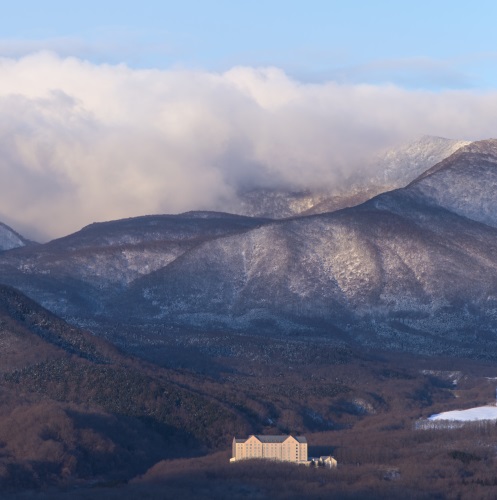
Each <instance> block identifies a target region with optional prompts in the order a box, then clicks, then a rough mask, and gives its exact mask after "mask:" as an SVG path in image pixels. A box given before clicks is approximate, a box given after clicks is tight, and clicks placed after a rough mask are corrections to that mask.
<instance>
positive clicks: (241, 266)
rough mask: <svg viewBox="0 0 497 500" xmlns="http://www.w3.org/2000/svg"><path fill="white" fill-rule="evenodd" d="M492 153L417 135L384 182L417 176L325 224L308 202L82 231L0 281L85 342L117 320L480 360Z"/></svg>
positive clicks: (4, 258) (488, 305) (10, 265)
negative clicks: (81, 332) (89, 328)
mask: <svg viewBox="0 0 497 500" xmlns="http://www.w3.org/2000/svg"><path fill="white" fill-rule="evenodd" d="M495 144H496V141H495V140H486V141H479V142H476V143H471V144H467V145H463V146H462V147H460V148H459V149H457V146H460V145H461V144H460V143H457V142H451V141H445V140H442V139H427V138H424V139H422V140H421V141H420V142H418V145H417V146H413V145H411V146H409V147H407V148H405V149H404V150H403V151H401V152H400V153H399V154H398V155H392V154H389V155H388V154H387V157H389V158H390V159H391V160H392V161H391V163H390V164H388V163H387V164H386V165H387V166H388V168H387V169H386V174H385V175H384V177H383V178H384V179H388V182H391V183H395V182H397V183H401V184H403V183H408V182H409V181H410V180H412V179H411V177H412V176H413V175H414V176H418V177H417V179H415V180H413V181H412V182H411V183H410V184H409V185H408V186H407V187H405V188H399V189H396V190H393V191H389V192H385V193H383V194H380V195H378V196H375V197H373V198H372V199H370V200H369V201H366V202H365V203H362V204H359V205H357V206H354V207H350V208H346V209H342V210H338V211H335V212H327V213H322V214H315V215H306V213H309V212H310V211H311V212H312V210H313V209H315V210H317V208H316V207H319V206H320V205H319V203H317V204H316V205H312V204H311V207H310V208H306V207H305V206H303V205H301V206H300V209H299V210H300V211H301V215H298V216H293V217H292V218H289V219H281V220H272V219H267V218H251V217H242V216H235V215H229V214H223V213H212V212H192V213H187V214H183V215H178V216H150V217H141V218H134V219H128V220H122V221H115V222H108V223H103V224H93V225H91V226H88V227H86V228H84V229H83V230H81V231H80V232H78V233H75V234H73V235H69V236H67V237H65V238H61V239H59V240H54V241H52V242H50V243H48V244H45V245H41V246H39V247H32V248H29V247H28V248H20V249H14V250H10V251H9V252H6V253H4V254H2V255H1V256H0V269H1V276H2V281H3V282H4V283H7V284H10V285H12V286H16V287H18V288H19V289H21V290H22V291H24V292H25V293H27V294H28V295H29V296H31V297H33V298H34V299H36V300H37V301H39V302H40V303H41V304H43V305H44V306H45V307H47V308H49V309H50V310H52V311H54V312H56V313H57V314H60V315H62V316H63V317H65V318H69V319H71V320H72V321H76V322H78V323H79V324H81V325H85V324H86V325H90V324H93V325H94V326H95V325H96V326H95V328H96V330H98V331H99V332H100V333H102V332H103V331H104V330H105V328H104V329H103V330H102V328H100V327H98V324H99V323H102V324H109V323H112V322H115V321H119V322H120V323H123V322H124V323H128V324H134V325H140V324H141V325H169V327H174V328H176V329H179V330H182V329H186V330H197V331H200V332H207V331H213V330H214V331H216V330H219V331H227V332H242V331H245V332H246V331H250V332H254V333H259V334H264V335H291V334H293V333H294V334H299V335H321V336H324V337H328V338H334V339H336V340H340V341H346V342H353V343H354V342H357V343H359V344H360V345H380V344H381V345H382V346H383V347H387V348H392V349H400V350H408V351H413V352H439V353H445V354H457V353H459V354H468V355H475V356H484V357H485V356H491V352H493V349H494V347H495V344H496V338H495V332H496V331H497V314H496V311H497V302H496V300H497V299H496V298H495V286H496V284H497V264H496V263H495V253H496V252H497V229H496V228H495V219H494V213H495V210H494V198H495V197H494V192H495V183H496V174H495V172H496V171H495V164H496V163H497V150H496V146H495ZM454 149H457V150H456V152H455V153H453V154H451V155H450V156H448V157H447V158H445V159H443V160H442V161H440V162H439V163H437V164H436V165H434V166H432V167H431V168H428V169H427V170H426V172H424V173H421V175H419V174H420V171H422V169H423V168H424V166H425V165H426V162H430V161H431V160H432V159H437V160H438V159H440V156H443V154H444V152H450V151H452V150H454ZM437 155H438V156H437ZM409 158H411V159H412V164H411V165H410V164H409V160H408V159H409ZM415 159H418V160H419V161H417V162H416V161H414V160H415ZM393 170H395V172H396V173H395V174H394V173H393ZM385 182H386V181H385ZM258 196H260V197H261V198H262V197H263V196H264V192H263V193H259V195H258ZM281 198H283V199H284V200H286V201H288V200H292V195H291V194H290V195H288V196H287V197H286V198H285V197H283V195H281ZM275 199H276V200H277V199H278V197H273V198H272V199H270V201H269V204H270V205H271V204H272V206H273V207H274V206H275V204H274V203H273V202H274V201H275ZM293 199H295V196H294V197H293ZM321 203H322V202H321ZM289 205H290V204H288V203H287V205H286V206H287V207H288V206H289ZM295 206H297V205H295ZM280 215H284V214H283V213H282V212H281V211H280ZM154 331H155V330H154ZM105 335H108V336H109V337H108V338H111V337H112V334H110V333H107V334H105ZM142 341H143V342H147V341H146V340H143V339H142Z"/></svg>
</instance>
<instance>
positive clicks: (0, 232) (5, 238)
mask: <svg viewBox="0 0 497 500" xmlns="http://www.w3.org/2000/svg"><path fill="white" fill-rule="evenodd" d="M24 245H26V240H25V239H24V238H23V237H22V236H20V235H19V234H17V233H16V232H15V231H14V230H13V229H11V228H10V227H9V226H6V225H5V224H2V223H1V222H0V252H1V251H4V250H11V249H12V248H19V247H23V246H24Z"/></svg>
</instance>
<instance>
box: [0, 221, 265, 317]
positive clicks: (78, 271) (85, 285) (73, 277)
mask: <svg viewBox="0 0 497 500" xmlns="http://www.w3.org/2000/svg"><path fill="white" fill-rule="evenodd" d="M266 222H267V221H266V220H265V219H260V218H252V217H244V216H238V215H230V214H223V213H218V212H189V213H186V214H181V215H174V216H173V215H153V216H146V217H136V218H130V219H124V220H120V221H114V222H103V223H98V224H91V225H90V226H87V227H85V228H83V229H82V230H81V231H78V232H77V233H74V234H72V235H69V236H66V237H64V238H60V239H57V240H53V241H51V242H49V243H46V244H44V245H40V246H36V247H26V248H20V249H18V250H16V251H12V252H9V253H8V254H4V255H3V256H2V257H1V258H0V276H1V277H0V279H1V280H2V281H3V283H6V284H10V285H13V286H15V287H17V288H19V289H22V290H23V291H24V292H26V293H28V294H29V295H30V296H32V297H33V298H35V299H36V300H38V301H39V302H40V303H41V304H43V305H44V306H45V307H47V308H48V309H50V310H52V311H55V312H56V313H57V314H62V315H64V316H65V317H71V316H73V315H75V316H79V315H81V313H82V312H83V311H86V313H83V314H84V315H87V314H88V313H89V314H92V315H93V314H96V313H101V312H102V311H103V309H104V304H105V302H106V301H107V300H109V298H110V296H114V295H116V294H118V293H120V292H121V291H122V289H123V288H125V287H126V286H127V285H128V284H129V283H130V282H132V281H133V280H135V279H137V278H138V277H140V276H143V275H146V274H149V273H151V272H153V271H155V270H157V269H160V268H162V267H164V266H166V265H167V264H169V263H170V262H172V261H173V260H175V259H176V258H178V257H179V256H180V255H182V254H183V253H184V252H186V251H188V250H189V249H191V248H193V247H195V246H198V245H200V244H201V243H203V242H205V241H208V240H210V239H215V238H219V237H222V236H226V235H230V234H238V233H241V232H244V231H248V230H250V229H253V228H255V227H258V226H260V225H261V224H264V223H266Z"/></svg>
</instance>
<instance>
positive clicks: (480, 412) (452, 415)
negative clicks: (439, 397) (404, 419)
mask: <svg viewBox="0 0 497 500" xmlns="http://www.w3.org/2000/svg"><path fill="white" fill-rule="evenodd" d="M428 420H455V421H458V422H470V421H476V420H497V406H477V407H476V408H469V409H468V410H454V411H446V412H444V413H437V414H435V415H432V416H431V417H429V418H428Z"/></svg>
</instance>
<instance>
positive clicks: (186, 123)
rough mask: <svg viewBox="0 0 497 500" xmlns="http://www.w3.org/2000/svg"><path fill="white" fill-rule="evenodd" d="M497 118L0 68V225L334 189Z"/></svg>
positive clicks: (171, 78) (369, 99)
mask: <svg viewBox="0 0 497 500" xmlns="http://www.w3.org/2000/svg"><path fill="white" fill-rule="evenodd" d="M495 109H497V92H486V93H478V92H474V91H473V92H472V91H446V92H426V91H413V90H406V89H402V88H399V87H396V86H389V85H378V86H374V85H350V84H349V85H346V84H338V83H334V82H328V83H323V84H303V83H300V82H298V81H295V80H292V79H291V78H289V77H288V76H287V75H286V74H285V73H284V72H283V71H281V70H279V69H277V68H250V67H235V68H233V69H231V70H229V71H227V72H224V73H213V72H207V71H200V70H199V71H191V70H182V69H171V70H136V69H130V68H128V67H126V66H124V65H114V66H111V65H96V64H92V63H89V62H85V61H82V60H79V59H75V58H61V57H58V56H56V55H54V54H51V53H37V54H33V55H30V56H26V57H22V58H19V59H12V58H4V59H0V221H3V222H6V223H8V224H10V225H12V226H13V227H14V228H15V229H17V230H19V231H21V232H23V231H24V233H25V234H26V235H27V236H31V237H35V238H42V239H43V238H45V239H46V238H52V237H57V236H62V235H65V234H68V233H69V232H72V231H75V230H77V229H79V228H81V227H82V226H84V225H86V224H89V223H91V222H93V221H102V220H111V219H117V218H122V217H129V216H136V215H143V214H152V213H177V212H181V211H187V210H192V209H222V208H223V207H229V206H230V204H231V203H233V202H234V200H236V196H237V193H239V192H240V191H243V190H246V189H251V188H255V187H266V188H289V189H304V188H310V189H317V188H322V187H326V188H329V189H333V188H334V187H337V186H340V184H341V183H343V182H346V181H347V179H349V178H351V177H353V176H356V175H358V173H361V174H362V175H364V165H367V162H368V158H370V157H371V155H372V154H374V153H375V152H377V151H379V150H382V149H384V148H386V147H389V146H391V145H394V144H396V143H400V142H403V141H407V140H410V139H412V138H413V137H415V136H419V135H423V134H431V135H439V136H444V137H450V138H457V139H470V140H471V139H479V138H486V137H490V136H495V135H497V114H496V113H495Z"/></svg>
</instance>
